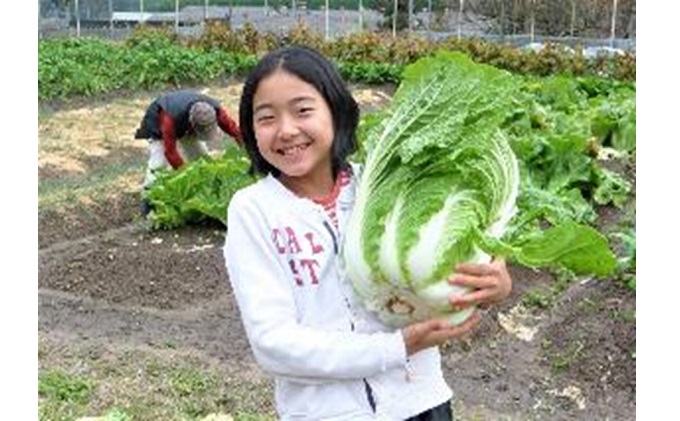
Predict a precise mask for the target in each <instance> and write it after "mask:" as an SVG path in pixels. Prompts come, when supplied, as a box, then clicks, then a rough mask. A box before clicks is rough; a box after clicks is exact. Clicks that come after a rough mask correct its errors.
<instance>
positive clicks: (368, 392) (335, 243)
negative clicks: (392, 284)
mask: <svg viewBox="0 0 680 421" xmlns="http://www.w3.org/2000/svg"><path fill="white" fill-rule="evenodd" d="M321 217H322V218H323V226H324V227H325V228H326V231H328V233H329V234H330V235H331V239H332V240H333V252H334V253H335V256H336V257H337V256H338V253H339V252H340V250H339V249H340V247H339V245H338V237H337V236H336V234H335V230H333V228H332V227H331V224H329V223H328V220H327V218H326V217H325V215H323V214H322V215H321ZM336 270H337V269H336ZM340 290H341V291H342V287H341V288H340ZM343 299H344V300H345V305H346V306H347V311H348V312H349V316H350V317H349V325H350V329H351V330H352V332H354V320H353V317H352V306H351V305H350V303H349V299H348V298H347V296H345V295H344V294H343ZM362 380H363V382H364V387H365V390H366V399H367V400H368V404H369V405H370V407H371V411H373V413H374V414H375V411H376V404H375V397H374V396H373V388H372V387H371V385H370V384H369V383H368V380H366V379H365V378H364V379H362Z"/></svg>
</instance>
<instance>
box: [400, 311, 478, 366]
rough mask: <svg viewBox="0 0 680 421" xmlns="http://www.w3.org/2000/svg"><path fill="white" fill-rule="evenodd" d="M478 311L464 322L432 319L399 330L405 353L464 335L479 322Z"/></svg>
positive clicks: (412, 352)
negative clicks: (453, 324) (402, 338)
mask: <svg viewBox="0 0 680 421" xmlns="http://www.w3.org/2000/svg"><path fill="white" fill-rule="evenodd" d="M479 320H480V318H479V313H477V312H476V311H475V312H474V313H473V314H472V316H470V317H469V318H468V319H467V320H466V321H465V322H464V323H462V324H460V325H457V326H451V325H450V324H449V323H448V322H447V321H446V320H440V319H432V320H427V321H424V322H420V323H414V324H412V325H409V326H406V327H405V328H403V329H402V330H401V334H402V335H403V336H404V345H405V346H406V355H408V356H411V355H413V354H415V353H416V352H418V351H421V350H423V349H426V348H430V347H433V346H439V345H442V344H444V343H445V342H447V341H449V340H451V339H454V338H460V337H461V336H464V335H465V334H467V333H468V332H470V330H472V328H473V327H474V326H475V325H476V324H477V323H479Z"/></svg>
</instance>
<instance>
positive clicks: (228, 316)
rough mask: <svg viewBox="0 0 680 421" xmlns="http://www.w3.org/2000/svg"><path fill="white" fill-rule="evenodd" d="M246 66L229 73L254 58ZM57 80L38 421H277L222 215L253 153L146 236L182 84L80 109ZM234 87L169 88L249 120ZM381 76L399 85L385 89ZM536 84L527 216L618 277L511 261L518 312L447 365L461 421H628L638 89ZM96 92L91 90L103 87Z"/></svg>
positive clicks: (516, 143)
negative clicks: (245, 324) (147, 132)
mask: <svg viewBox="0 0 680 421" xmlns="http://www.w3.org/2000/svg"><path fill="white" fill-rule="evenodd" d="M41 48H45V51H47V46H41ZM88 48H93V49H95V50H97V48H98V47H96V46H94V47H92V46H88ZM97 51H99V52H101V51H103V50H97ZM52 52H53V50H51V51H49V53H50V54H51V53H52ZM187 54H188V53H187ZM168 55H171V53H168ZM46 57H47V53H46ZM243 57H246V58H241V59H236V61H231V62H229V63H232V64H230V65H231V66H233V67H234V68H238V67H239V66H241V65H242V64H243V63H244V62H245V63H249V62H251V61H252V59H250V58H247V57H249V56H243ZM194 58H195V57H194V56H191V57H188V58H187V59H188V60H193V59H194ZM49 59H50V60H57V61H58V59H57V58H56V55H50V56H49ZM172 60H176V61H173V63H175V64H177V65H178V66H180V67H181V63H180V61H179V60H180V59H179V58H172ZM206 60H207V59H206ZM218 62H220V60H219V59H214V62H213V61H211V62H206V63H205V64H204V65H205V66H210V65H211V63H213V64H215V63H218ZM45 63H47V62H43V63H41V64H40V66H41V69H40V71H41V72H43V71H44V72H45V73H48V71H49V70H52V73H49V74H48V76H46V77H49V79H45V80H46V81H47V82H49V83H45V84H43V85H42V87H41V95H42V96H41V102H40V109H39V156H38V171H39V187H38V193H39V202H38V208H39V209H38V214H39V251H38V253H39V297H38V298H39V308H38V312H39V329H38V335H39V350H38V362H39V390H38V396H39V412H40V416H41V419H44V420H57V419H78V418H79V417H85V416H102V417H104V418H105V419H110V420H114V419H115V420H131V419H135V420H137V419H140V420H147V419H154V420H155V419H159V420H160V419H163V420H166V419H199V420H203V419H219V418H218V416H223V417H224V418H223V419H228V418H226V416H227V415H228V416H231V417H233V419H241V420H259V419H262V420H265V419H273V418H274V412H273V406H272V396H271V392H272V385H271V383H270V380H269V378H268V377H267V376H266V375H265V374H264V373H262V372H261V371H260V370H259V368H258V367H257V366H256V365H255V363H254V361H253V359H252V356H251V355H250V351H249V349H248V345H247V342H246V339H245V335H244V332H243V329H242V327H241V324H240V320H239V317H238V312H237V309H236V308H235V304H234V302H233V299H232V295H231V291H230V288H229V285H228V282H227V279H226V272H225V268H224V266H223V260H222V254H221V246H222V242H223V237H224V232H225V226H224V225H223V222H222V221H221V220H220V219H221V218H220V215H224V211H223V209H225V208H226V201H227V200H228V197H229V195H230V193H231V191H232V189H233V188H235V187H237V186H240V185H244V184H247V183H249V182H251V181H252V180H250V179H248V178H247V177H246V176H244V175H243V174H242V171H243V169H244V168H245V164H244V162H243V161H242V157H241V155H240V153H239V151H238V150H236V149H233V148H230V147H228V142H227V141H226V139H225V143H224V145H221V146H220V147H218V148H217V149H216V150H215V155H216V157H218V159H217V160H216V161H213V162H211V163H207V162H200V163H197V164H196V165H192V166H190V167H189V168H187V169H186V170H185V171H184V174H183V176H182V177H177V176H169V177H167V178H166V179H163V182H162V183H160V184H159V188H158V189H156V190H155V191H154V192H153V196H152V197H153V198H154V200H155V202H156V205H157V212H156V213H155V215H154V217H153V219H152V220H151V221H143V220H141V219H140V216H139V200H140V196H139V194H140V191H139V187H140V182H141V179H142V177H143V174H144V169H145V161H146V149H145V148H146V145H145V143H144V141H140V140H135V139H133V138H132V133H133V132H134V129H135V128H136V125H137V124H138V121H139V118H140V117H141V115H142V114H143V111H144V107H145V106H146V104H147V103H148V102H149V101H150V100H151V99H152V98H153V97H154V96H155V95H157V94H158V93H160V92H162V91H163V89H165V87H166V86H167V85H165V84H164V83H163V82H157V83H154V84H150V85H142V86H139V87H135V90H134V91H133V90H132V89H123V88H122V87H120V86H117V87H113V88H106V89H104V88H102V89H101V91H97V90H96V89H95V92H91V94H90V95H87V96H83V95H82V94H83V92H79V95H78V96H75V95H72V94H68V93H67V91H66V90H67V89H68V87H67V86H66V85H58V84H57V83H56V82H55V81H56V80H57V79H58V78H63V74H61V75H60V74H59V72H58V71H56V70H55V69H56V68H57V67H58V63H57V62H54V63H56V64H54V68H51V69H50V68H48V67H49V65H47V64H45ZM132 64H134V63H132ZM345 69H350V70H351V71H352V72H355V74H357V75H359V76H361V75H366V74H367V73H368V74H371V75H372V76H371V77H370V78H369V79H371V80H363V81H362V78H361V77H358V78H351V77H349V79H351V80H352V85H351V87H352V91H353V94H354V95H355V97H356V98H357V100H358V101H359V102H360V104H361V108H362V113H363V115H365V116H367V115H370V114H375V115H377V113H379V112H380V110H383V109H385V108H386V107H388V106H389V105H390V102H391V100H392V98H393V97H394V95H395V89H396V88H397V87H398V83H399V81H398V77H395V75H398V71H397V70H395V69H393V68H389V69H388V70H385V69H386V68H379V69H382V70H376V69H378V68H376V67H371V66H364V67H362V66H353V67H345ZM118 70H120V69H118ZM350 70H347V71H350ZM90 71H92V70H90ZM168 71H169V70H168ZM216 72H217V73H219V71H217V70H216ZM381 72H382V73H381ZM395 72H396V73H395ZM236 73H238V72H234V75H233V76H231V77H222V78H221V79H219V80H218V79H213V80H210V81H198V80H194V81H193V82H181V83H180V82H179V81H172V83H174V84H176V85H179V84H181V85H183V86H192V87H194V88H196V89H199V90H201V91H203V92H206V93H208V94H210V95H212V96H214V97H216V98H219V99H220V100H221V101H222V102H223V103H224V104H225V105H226V107H227V109H229V110H231V111H232V112H233V113H236V112H237V110H238V96H239V94H240V89H241V78H240V76H239V75H238V74H236ZM145 75H150V73H148V74H147V73H145ZM381 75H382V76H381ZM385 75H388V76H389V77H388V78H387V80H388V83H375V80H373V79H380V78H381V77H384V76H385ZM149 77H150V76H149ZM518 77H519V76H518ZM522 78H523V79H522V81H521V83H522V84H523V89H522V90H521V91H522V92H523V95H522V96H521V97H517V98H516V104H515V107H513V109H511V110H508V112H507V114H506V115H504V117H503V118H502V119H501V120H500V126H501V127H502V129H503V131H504V132H505V133H506V135H507V136H508V138H509V140H510V142H511V145H512V147H513V150H514V151H515V153H516V154H517V156H518V158H519V159H520V161H521V170H522V188H521V191H520V196H519V201H518V206H519V207H520V210H521V211H522V214H526V215H527V216H526V220H527V221H528V220H529V215H530V214H531V216H532V217H536V216H540V218H541V221H542V222H541V224H540V226H543V225H546V224H547V225H549V224H556V223H557V222H559V221H561V220H563V219H565V218H568V219H571V220H575V221H578V222H579V223H582V224H587V225H590V226H592V227H594V228H596V229H597V230H598V231H599V232H600V233H601V234H602V235H603V236H604V237H605V238H607V240H608V241H609V245H610V247H611V250H612V252H613V253H614V255H615V257H616V265H615V268H614V269H613V270H612V271H611V272H610V273H608V274H607V275H606V276H599V277H593V276H576V275H574V274H573V273H571V272H570V271H568V270H565V269H563V268H554V269H551V270H549V269H541V270H535V269H531V268H528V267H525V266H522V265H520V264H513V265H512V267H511V269H512V274H513V279H514V280H515V287H514V291H513V293H512V296H511V299H510V300H509V301H508V302H506V303H505V304H503V305H502V306H499V307H496V308H492V309H491V310H489V311H488V312H487V313H486V314H485V316H484V320H483V323H482V324H481V326H480V327H479V328H478V329H477V331H476V332H475V333H474V334H473V335H472V336H471V337H470V338H468V339H466V340H464V341H460V342H457V343H452V344H450V345H449V346H447V347H445V348H444V349H443V350H442V353H443V362H444V369H445V375H446V376H447V378H448V380H449V382H450V384H451V385H452V387H453V389H454V391H455V393H456V397H455V402H454V403H455V412H456V413H457V414H458V415H459V419H461V420H500V419H509V420H533V419H550V420H592V419H616V420H633V419H635V405H636V359H635V358H636V342H635V338H636V321H635V320H636V319H635V317H636V316H635V314H636V313H635V297H636V296H635V150H636V147H635V132H636V131H635V82H630V81H626V80H620V79H619V80H617V79H615V78H613V77H609V78H598V77H591V76H587V75H584V76H578V77H577V76H571V75H570V76H547V75H537V74H535V75H525V76H522ZM140 80H141V79H140ZM76 81H81V82H84V81H85V79H83V78H78V77H77V75H76V76H72V79H71V82H72V83H75V82H76ZM95 81H97V79H95ZM98 81H99V82H98V83H99V85H97V83H95V84H93V85H88V86H89V88H88V89H91V88H93V87H95V88H96V87H97V86H103V85H104V84H105V80H104V79H98ZM367 81H369V82H372V83H371V84H370V85H368V84H366V83H363V82H367ZM167 82H168V81H165V83H167ZM39 84H40V80H39ZM73 86H75V85H73ZM43 87H44V88H45V89H43ZM48 87H54V89H56V88H57V87H59V89H61V90H60V91H58V92H56V94H55V93H49V91H48V89H47V88H48ZM86 88H87V86H86ZM59 97H61V98H59ZM356 159H357V160H360V159H362V157H360V156H357V157H356ZM192 177H196V178H197V179H199V180H201V179H202V180H205V179H207V178H208V177H209V178H210V182H209V183H198V185H204V186H205V187H206V188H205V189H201V190H199V189H192V190H191V191H187V189H185V188H183V185H182V183H188V182H191V181H187V180H190V179H191V178H192Z"/></svg>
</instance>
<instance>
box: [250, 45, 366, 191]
mask: <svg viewBox="0 0 680 421" xmlns="http://www.w3.org/2000/svg"><path fill="white" fill-rule="evenodd" d="M279 69H282V70H284V71H286V72H288V73H290V74H292V75H295V76H297V77H299V78H300V79H302V80H303V81H305V82H307V83H309V84H310V85H312V86H314V87H315V88H316V90H317V91H319V93H321V96H323V98H324V99H325V100H326V103H327V104H328V107H329V108H330V110H331V115H332V117H333V129H334V133H335V137H334V138H333V146H332V148H331V163H332V169H333V177H334V178H335V177H336V176H337V175H338V172H339V171H340V170H341V169H344V168H346V167H347V165H348V163H347V157H348V156H349V155H351V154H352V153H353V152H354V151H355V150H356V148H357V141H356V129H357V125H358V123H359V106H358V105H357V103H356V101H355V100H354V98H353V97H352V95H351V94H350V92H349V90H348V89H347V86H346V85H345V82H344V81H343V79H342V77H341V76H340V74H339V73H338V71H337V69H336V68H335V66H334V65H333V64H332V63H331V62H330V61H329V60H328V59H326V58H325V57H324V56H323V55H322V54H320V53H319V52H317V51H315V50H313V49H311V48H308V47H301V46H289V47H283V48H280V49H277V50H274V51H272V52H270V53H268V54H267V55H265V56H264V57H263V58H262V59H261V60H260V62H259V63H258V64H257V66H256V67H255V68H254V69H253V70H252V71H251V72H250V74H249V75H248V78H247V79H246V82H245V84H244V86H243V93H242V94H241V104H240V109H239V118H240V122H239V123H240V124H239V125H240V129H241V133H242V134H243V143H244V144H245V147H246V151H247V152H248V156H249V157H250V162H251V166H250V172H251V173H253V174H254V173H260V174H264V175H267V174H270V173H271V174H272V175H274V176H275V177H278V176H279V175H280V171H279V170H278V169H277V168H275V167H274V166H273V165H271V164H270V163H269V162H267V161H266V160H265V159H264V158H263V157H262V155H261V154H260V151H259V150H258V149H257V140H256V139H255V131H254V129H253V97H254V96H255V92H256V91H257V87H258V85H259V83H260V81H261V80H262V79H264V78H265V77H267V76H269V75H270V74H272V73H274V72H275V71H276V70H279Z"/></svg>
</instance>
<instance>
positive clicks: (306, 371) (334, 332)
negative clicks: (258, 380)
mask: <svg viewBox="0 0 680 421" xmlns="http://www.w3.org/2000/svg"><path fill="white" fill-rule="evenodd" d="M353 171H354V173H355V174H358V171H359V168H358V167H353ZM345 184H346V185H344V186H342V187H341V190H340V193H339V195H338V197H337V201H336V206H337V207H336V215H337V226H338V227H339V229H337V228H336V227H335V223H334V221H332V220H331V218H329V215H328V213H327V211H325V210H324V207H323V206H321V205H319V204H316V203H314V202H313V201H311V200H309V199H306V198H301V197H298V196H296V195H295V194H294V193H293V192H291V191H290V190H288V189H287V188H285V187H284V186H283V185H282V184H281V183H280V182H279V181H278V180H277V179H276V178H274V177H273V176H271V175H270V176H268V177H266V178H263V179H262V180H260V181H258V182H257V183H255V184H253V185H251V186H249V187H246V188H245V189H243V190H241V191H239V192H237V193H236V194H235V195H234V196H233V198H232V201H231V202H230V204H229V209H228V218H227V236H226V241H225V246H224V257H225V261H226V265H227V272H228V275H229V280H230V282H231V285H232V288H233V291H234V294H235V297H236V301H237V303H238V307H239V310H240V313H241V318H242V321H243V324H244V327H245V331H246V333H247V336H248V340H249V342H250V346H251V348H252V350H253V354H254V356H255V359H256V360H257V362H258V364H259V365H260V366H261V367H262V369H263V370H264V371H266V372H267V373H269V374H271V375H273V376H274V378H275V398H276V408H277V412H278V414H279V417H280V418H281V419H282V420H350V419H351V420H376V419H380V420H395V421H396V420H404V419H406V418H408V417H411V416H414V415H417V414H419V413H421V412H423V411H426V410H428V409H430V408H433V407H435V406H437V405H440V404H442V403H444V402H446V401H447V400H449V399H451V397H452V391H451V389H450V388H449V387H448V385H447V384H446V382H445V380H444V378H443V374H442V370H441V361H440V354H439V350H438V349H437V348H429V349H426V350H424V351H421V352H419V353H417V354H414V355H412V356H410V357H408V358H407V356H406V349H405V345H404V340H403V336H402V334H401V331H399V330H393V329H389V328H387V327H385V326H384V325H383V324H382V323H381V322H380V321H379V320H378V319H377V318H376V317H375V316H373V315H372V314H370V313H368V312H367V311H366V310H364V309H363V307H362V306H361V305H360V303H359V302H358V301H356V300H355V296H354V293H353V290H352V286H351V285H350V282H349V280H348V279H347V278H346V276H344V274H343V270H342V267H341V263H340V260H341V259H340V258H339V257H338V253H339V247H340V244H341V241H342V233H343V228H344V227H345V226H346V223H347V220H348V218H349V215H350V212H351V210H352V207H353V203H354V196H355V190H356V177H354V176H352V177H350V179H349V182H348V183H345ZM367 384H368V385H369V386H370V390H371V395H372V397H373V401H374V403H375V409H373V407H372V405H371V403H370V401H369V392H368V391H367V386H366V385H367Z"/></svg>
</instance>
